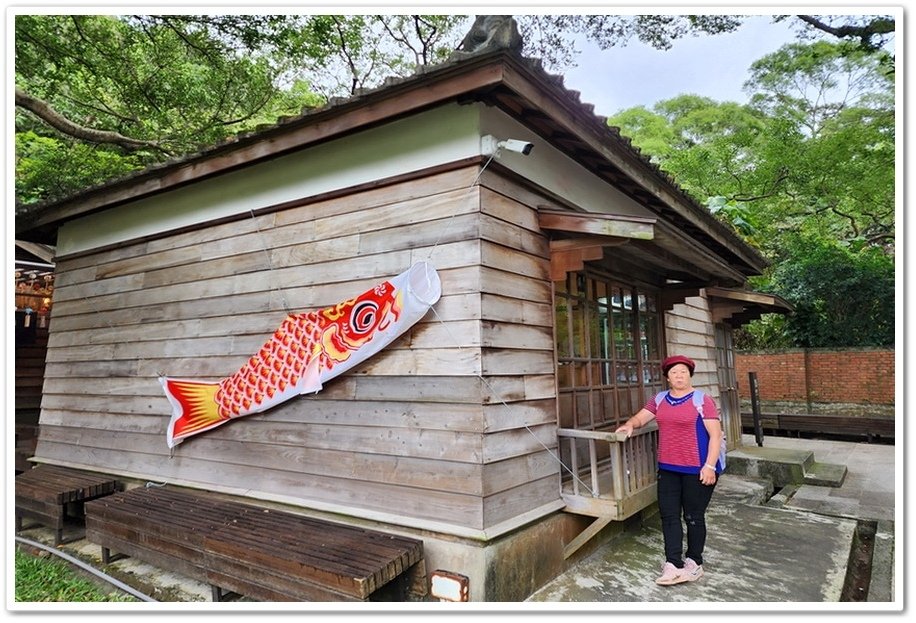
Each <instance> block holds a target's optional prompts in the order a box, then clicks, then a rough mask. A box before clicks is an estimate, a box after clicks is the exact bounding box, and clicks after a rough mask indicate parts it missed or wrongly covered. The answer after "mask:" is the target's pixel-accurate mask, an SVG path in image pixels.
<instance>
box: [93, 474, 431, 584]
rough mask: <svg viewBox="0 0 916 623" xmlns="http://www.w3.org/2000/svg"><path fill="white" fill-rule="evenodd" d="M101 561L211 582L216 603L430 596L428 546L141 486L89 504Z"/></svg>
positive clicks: (198, 494)
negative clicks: (232, 598)
mask: <svg viewBox="0 0 916 623" xmlns="http://www.w3.org/2000/svg"><path fill="white" fill-rule="evenodd" d="M86 538H87V539H88V540H89V541H91V542H93V543H96V544H98V545H100V546H101V547H102V561H103V562H104V563H105V564H108V563H110V562H112V561H114V560H115V557H113V556H112V552H115V553H116V554H117V555H127V556H133V557H136V558H138V559H140V560H143V561H144V562H147V563H149V564H152V565H154V566H158V567H162V568H165V569H170V570H173V571H176V572H178V573H181V574H183V575H186V576H188V577H191V578H194V579H196V580H199V581H202V582H206V583H207V584H209V585H210V587H211V591H212V599H213V601H222V600H223V598H224V597H226V596H227V595H228V594H231V593H235V594H238V595H245V596H247V597H249V598H252V599H256V600H259V601H369V600H382V599H393V600H397V599H403V598H404V596H405V595H406V594H407V593H412V594H414V595H420V596H422V595H425V594H426V570H425V563H424V560H423V542H422V541H420V540H417V539H411V538H407V537H402V536H397V535H392V534H387V533H384V532H379V531H375V530H368V529H364V528H359V527H354V526H347V525H343V524H338V523H333V522H329V521H324V520H320V519H314V518H310V517H305V516H302V515H297V514H295V513H289V512H284V511H280V510H275V509H268V508H263V507H258V506H255V505H252V504H244V503H241V502H236V501H233V500H228V499H225V498H223V497H220V496H217V495H214V494H210V493H207V492H197V491H194V492H191V491H189V490H186V489H181V488H176V487H171V486H166V487H151V488H137V489H131V490H130V491H125V492H122V493H117V494H115V495H111V496H108V497H105V498H102V499H99V500H95V501H93V502H90V503H88V504H86Z"/></svg>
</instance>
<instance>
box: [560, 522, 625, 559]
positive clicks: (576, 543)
mask: <svg viewBox="0 0 916 623" xmlns="http://www.w3.org/2000/svg"><path fill="white" fill-rule="evenodd" d="M612 521H614V518H613V517H598V518H597V519H595V521H593V522H592V523H591V524H589V526H588V528H586V529H585V530H583V531H582V532H580V533H579V535H578V536H577V537H576V538H574V539H573V540H572V541H570V542H569V544H568V545H567V546H566V547H564V548H563V558H564V559H565V558H569V557H570V556H572V555H573V554H575V553H576V552H577V551H579V548H581V547H582V546H583V545H585V544H586V543H588V541H589V540H590V539H591V538H592V537H593V536H595V535H596V534H598V533H599V532H601V530H602V529H603V528H604V527H605V526H606V525H608V524H609V523H611V522H612Z"/></svg>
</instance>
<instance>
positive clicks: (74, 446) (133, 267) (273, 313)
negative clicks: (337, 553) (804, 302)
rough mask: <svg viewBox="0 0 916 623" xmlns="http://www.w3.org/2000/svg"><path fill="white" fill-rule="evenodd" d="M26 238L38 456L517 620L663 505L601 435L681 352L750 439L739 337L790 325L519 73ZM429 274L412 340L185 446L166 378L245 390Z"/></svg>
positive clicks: (264, 133) (589, 117)
mask: <svg viewBox="0 0 916 623" xmlns="http://www.w3.org/2000/svg"><path fill="white" fill-rule="evenodd" d="M506 139H513V140H518V141H522V142H529V143H531V145H533V149H531V150H530V153H528V154H527V155H526V154H524V153H520V152H518V151H512V150H511V149H509V148H508V146H506V145H500V144H499V143H500V141H503V140H506ZM17 237H19V238H21V239H24V240H30V241H34V242H44V243H49V244H54V245H56V248H57V256H56V258H55V263H56V266H57V274H56V286H55V290H54V301H53V312H52V322H51V324H50V328H51V332H50V338H49V344H48V355H47V363H46V369H45V377H44V387H43V398H42V403H41V416H40V417H41V420H40V422H41V431H40V436H39V440H38V444H37V449H36V453H35V457H34V461H37V462H44V463H53V464H60V465H66V466H73V467H78V468H83V469H90V470H94V471H99V472H105V473H109V474H117V475H118V476H119V477H121V478H125V479H129V480H131V481H132V482H135V483H144V482H147V481H152V482H157V483H162V482H167V483H172V484H177V485H184V486H188V487H193V488H200V489H206V490H212V491H218V492H224V493H229V494H235V495H238V496H243V497H245V498H248V499H253V500H257V501H260V502H263V503H265V504H280V505H285V506H287V507H290V508H294V509H296V510H297V512H302V513H306V514H311V515H314V516H318V517H327V518H333V519H334V520H335V521H344V522H350V523H353V524H357V525H363V526H371V527H374V528H377V529H381V530H386V531H389V532H392V533H398V534H404V535H410V536H414V537H417V538H421V539H422V540H423V543H424V551H425V556H426V559H427V562H426V564H427V568H428V569H430V570H433V569H444V570H447V571H451V572H454V573H459V574H462V575H465V576H467V577H468V578H469V584H470V599H471V600H473V601H517V600H521V599H524V598H525V597H526V596H527V595H529V594H530V593H531V592H532V591H533V590H535V589H536V588H538V587H539V586H541V585H542V584H543V583H544V582H546V581H548V580H549V579H551V578H552V577H554V576H555V575H556V574H557V573H559V572H560V571H562V570H563V569H564V568H565V565H568V564H569V563H570V562H571V561H573V560H575V559H576V558H577V557H578V556H582V555H584V554H585V553H586V552H588V551H589V548H590V547H593V546H594V544H595V543H598V542H600V541H601V539H607V538H609V537H610V536H611V535H613V533H614V531H615V530H619V529H620V527H619V526H620V525H621V524H620V520H621V519H623V518H626V517H630V516H633V515H636V514H638V513H641V512H645V511H646V509H648V508H651V505H652V503H653V501H654V498H653V495H654V477H653V476H654V455H653V454H652V452H653V451H652V449H651V444H647V441H651V439H652V437H651V431H647V433H648V434H647V435H643V436H637V437H634V438H633V439H631V440H629V441H625V442H624V441H621V440H617V439H616V437H615V436H614V434H613V433H608V431H609V430H613V428H614V427H615V426H616V425H617V423H619V422H621V421H623V420H625V419H626V418H627V417H629V416H630V415H631V414H632V413H633V412H634V411H636V410H637V409H638V408H639V407H640V406H642V404H643V402H644V401H645V400H646V398H647V397H648V396H649V395H650V394H651V393H653V392H654V391H656V390H658V389H660V388H661V387H662V385H663V379H662V377H661V373H660V370H659V364H660V362H661V360H662V359H663V358H664V357H665V356H666V355H667V354H671V353H674V352H679V353H684V354H687V355H689V356H691V357H693V358H694V359H695V360H696V361H697V362H698V367H697V374H696V377H695V381H696V384H697V385H698V386H699V387H702V388H703V389H705V390H706V391H708V392H710V393H711V394H712V395H713V396H714V397H715V398H716V399H717V401H719V403H720V404H721V406H722V409H723V412H724V416H725V418H726V423H727V424H728V427H727V428H728V432H729V436H730V443H731V444H732V445H734V443H736V442H737V440H738V439H739V438H740V437H739V434H740V417H739V414H738V410H737V394H736V392H735V379H734V366H733V358H732V354H731V343H730V337H731V328H732V327H733V326H734V324H735V323H736V322H744V321H746V320H747V319H748V318H749V317H752V316H754V315H759V314H760V313H763V312H766V311H771V310H773V309H777V308H778V307H779V305H778V304H776V303H775V302H774V301H773V300H772V298H769V299H768V298H767V297H765V296H761V295H756V294H752V293H748V292H745V291H744V287H745V283H746V278H747V277H748V276H749V275H755V274H759V273H760V272H761V270H762V269H763V268H764V267H765V261H764V259H763V258H762V257H761V256H760V255H759V254H758V253H757V252H756V251H755V250H753V249H752V248H750V247H749V246H748V245H746V244H745V243H744V242H743V241H742V240H741V239H740V238H739V237H738V236H736V235H735V234H734V233H733V232H732V231H731V230H730V229H729V228H728V227H727V226H725V225H723V224H722V223H720V222H718V221H717V220H715V219H714V218H713V217H711V216H710V214H709V212H708V211H707V210H705V209H704V208H703V207H702V206H700V205H698V204H697V203H696V202H695V201H693V200H692V199H690V198H689V197H687V196H686V195H685V194H684V193H683V192H682V191H681V190H680V189H679V187H678V186H677V185H676V183H675V182H674V181H673V180H672V179H670V178H669V177H668V176H666V175H665V174H663V173H662V172H660V170H659V169H658V168H657V167H656V166H655V165H653V164H652V163H650V162H649V160H648V159H647V158H646V157H644V156H642V155H641V154H640V153H639V152H638V151H637V150H635V149H634V148H633V147H632V146H631V145H630V143H629V141H628V140H627V139H625V138H624V137H622V136H620V134H619V132H617V131H616V130H615V129H614V128H610V127H608V126H607V124H606V120H605V119H603V118H601V117H597V116H596V115H595V114H594V112H593V110H592V108H591V106H588V105H586V104H583V103H581V102H580V101H579V98H578V94H577V93H575V92H571V91H569V90H567V89H565V88H564V86H563V83H562V79H560V78H559V77H557V76H554V75H550V74H548V73H546V72H545V71H544V70H543V68H542V67H541V66H540V64H539V63H537V62H533V61H530V60H527V59H524V58H521V57H520V56H518V55H517V54H514V53H512V52H508V51H505V50H496V51H491V52H486V53H482V54H478V55H474V56H469V57H468V58H464V59H461V60H457V61H454V62H449V63H444V64H442V65H438V66H434V67H431V68H427V69H426V70H424V71H423V72H421V73H418V74H416V75H414V76H412V77H410V78H407V79H398V80H392V81H389V82H388V83H386V84H385V85H384V86H383V87H380V88H378V89H374V90H370V91H366V92H363V93H360V94H358V95H356V96H354V97H352V98H350V99H346V100H340V101H334V102H332V103H330V104H329V105H328V106H326V107H324V108H321V109H317V110H312V111H308V112H306V113H304V114H303V115H302V116H297V117H294V118H287V119H283V120H280V121H279V122H278V123H277V124H276V125H275V126H272V127H269V128H265V129H261V130H259V131H257V132H254V133H250V134H247V135H241V136H238V137H236V138H235V139H233V140H231V141H227V142H225V143H223V144H220V145H217V146H214V147H212V148H209V149H207V150H205V151H202V152H200V153H197V154H194V155H192V156H189V157H185V158H182V159H180V160H177V161H174V162H168V163H165V164H163V165H161V166H157V167H154V168H151V169H149V170H146V171H143V172H141V173H138V174H136V175H133V176H131V177H129V178H126V179H123V180H118V181H114V182H112V183H110V184H107V185H104V186H101V187H97V188H93V189H89V190H87V191H86V192H84V193H82V194H80V195H79V196H76V197H73V198H71V199H68V200H65V201H61V202H58V203H55V204H53V205H44V206H40V207H39V208H37V209H33V210H31V211H30V212H29V213H27V214H22V215H20V217H19V219H18V221H17ZM421 259H428V260H429V261H430V262H431V263H432V264H433V265H434V266H435V267H436V268H437V270H438V272H439V275H440V278H441V282H442V297H441V299H440V300H439V302H438V303H437V304H436V305H435V306H434V307H433V309H432V311H431V312H430V313H429V314H428V315H427V316H426V317H425V318H424V320H423V321H421V322H420V323H419V324H417V325H415V326H414V327H413V329H412V330H411V331H410V332H409V333H407V334H406V335H404V336H403V337H402V338H401V339H399V340H398V341H397V342H395V343H394V344H393V345H392V346H391V347H389V348H388V349H386V350H384V351H382V352H381V353H379V354H378V355H376V356H375V357H374V358H372V359H371V360H369V361H367V362H366V363H364V364H362V365H361V366H359V367H357V368H355V369H354V370H352V371H351V372H349V373H347V374H345V375H343V376H341V377H339V378H337V379H334V380H333V381H331V382H329V383H328V384H327V385H326V386H325V387H324V389H323V390H322V391H321V392H320V393H318V394H316V395H310V396H304V397H301V398H298V399H294V400H292V401H290V402H287V403H285V404H283V405H281V406H280V407H277V408H275V409H273V410H270V411H268V412H265V413H262V414H259V415H253V416H249V417H246V418H241V419H239V420H237V421H234V422H232V423H230V424H228V425H225V426H222V427H220V428H218V429H214V430H212V431H209V432H207V433H204V434H201V435H198V436H196V437H194V438H192V439H189V440H187V441H186V442H184V443H182V444H181V445H179V446H177V447H176V448H174V449H172V451H171V452H170V450H169V448H168V447H167V445H166V435H165V431H166V425H167V423H168V421H169V416H170V414H171V408H170V405H169V403H168V401H167V399H166V397H165V395H163V392H162V389H161V387H160V384H159V382H158V380H157V378H158V377H159V376H160V375H163V374H166V375H169V376H179V377H186V378H200V379H206V380H217V379H219V378H221V377H224V376H226V375H228V374H231V373H232V372H234V371H235V370H237V369H238V368H239V367H240V365H241V364H243V363H244V362H245V361H246V360H247V358H248V357H249V356H250V355H251V354H253V353H254V352H256V351H257V349H258V348H259V347H260V346H261V344H263V342H264V340H265V339H266V338H267V337H268V336H269V335H270V334H271V333H272V332H273V331H274V329H275V328H276V327H277V326H278V325H279V324H280V322H281V321H282V320H283V318H284V317H285V315H286V313H287V311H288V310H293V311H302V310H306V309H313V308H318V307H322V306H326V305H330V304H333V303H336V302H338V301H342V300H344V299H346V298H348V297H350V296H353V295H355V294H358V293H360V292H362V291H364V290H365V289H366V288H367V287H369V286H370V285H371V284H374V283H377V282H379V281H380V280H382V279H385V278H388V277H390V276H393V275H395V274H397V273H399V272H401V271H403V270H405V269H406V268H408V267H409V266H410V265H411V264H412V263H413V262H415V261H417V260H421ZM729 371H731V376H729ZM640 444H641V445H640ZM621 460H622V461H624V463H626V464H627V465H629V466H630V467H632V468H633V470H632V471H633V476H632V478H636V480H633V479H632V478H631V477H630V476H624V475H622V474H621V466H620V465H621V464H620V463H619V461H621ZM637 466H638V467H639V469H636V467H637ZM608 469H610V470H611V471H612V472H613V473H612V474H611V480H609V481H608V483H609V484H607V485H605V484H603V481H602V480H601V478H602V477H603V474H605V473H606V472H607V471H608ZM572 471H575V472H576V475H575V477H573V475H572V474H571V473H570V472H572ZM637 472H638V473H637ZM639 474H641V475H639ZM628 479H629V480H628ZM595 518H597V519H595ZM600 528H603V529H600ZM599 529H600V530H599ZM593 534H597V535H599V537H598V538H594V539H589V538H587V537H591V536H592V535H593ZM583 544H584V545H583Z"/></svg>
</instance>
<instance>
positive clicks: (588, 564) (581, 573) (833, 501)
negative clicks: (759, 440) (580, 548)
mask: <svg viewBox="0 0 916 623" xmlns="http://www.w3.org/2000/svg"><path fill="white" fill-rule="evenodd" d="M743 443H744V444H745V446H756V444H755V442H754V438H753V436H749V435H745V437H744V440H743ZM764 447H765V448H787V449H796V450H797V449H802V450H809V451H813V452H814V455H815V460H816V461H817V462H818V463H836V464H843V465H846V466H847V469H848V472H847V475H846V478H845V480H844V481H843V484H842V486H840V487H825V486H813V485H801V486H799V487H797V489H796V488H794V487H792V488H791V490H790V489H789V488H787V490H785V491H784V492H783V493H782V494H781V495H780V492H779V491H777V492H775V493H776V494H777V495H775V496H773V497H772V498H771V499H769V502H768V501H767V500H768V498H770V496H771V495H772V493H773V491H772V486H771V485H770V484H769V482H767V481H764V480H762V479H759V478H754V477H748V476H738V475H731V474H725V475H723V477H722V478H721V479H720V482H719V484H718V485H717V487H716V492H715V494H714V496H713V502H712V504H711V505H710V509H709V512H708V516H707V525H708V528H709V534H708V540H707V547H706V551H705V557H706V560H705V563H704V568H705V571H706V573H705V576H704V577H703V578H702V579H701V580H699V581H697V582H694V583H685V584H680V585H677V586H671V587H662V586H657V585H656V584H655V582H654V579H655V577H656V576H657V575H658V574H659V571H660V566H661V563H662V554H661V553H662V551H663V549H664V548H663V544H662V535H661V528H660V524H659V523H658V518H657V516H655V517H653V518H650V519H649V520H648V521H647V522H645V525H643V526H642V527H641V528H639V529H637V530H636V531H634V532H628V533H626V535H624V536H622V537H618V538H616V539H615V540H613V541H612V542H610V543H608V544H606V545H603V546H602V547H600V548H599V549H598V550H596V551H595V552H594V553H593V554H591V555H590V556H588V557H587V558H585V559H583V560H582V561H580V562H579V563H577V564H576V565H575V566H574V567H573V568H572V569H570V570H569V571H567V572H566V573H563V574H562V575H560V576H559V577H557V578H555V579H554V580H553V581H552V582H550V583H548V584H547V585H546V586H544V587H542V588H541V589H540V590H538V591H537V592H536V593H535V594H533V595H532V596H531V597H529V599H528V600H527V602H528V604H527V605H528V606H531V607H532V608H534V607H535V604H536V603H541V604H542V607H547V604H546V603H545V602H553V606H557V605H560V604H565V605H566V606H569V607H577V606H591V607H595V606H596V605H598V607H600V605H601V604H607V603H610V602H620V603H630V604H637V603H640V604H655V606H653V607H661V604H664V603H666V602H672V603H677V604H680V606H678V607H688V606H694V607H701V608H702V607H703V604H708V603H718V602H730V603H732V604H741V605H742V606H744V607H755V606H760V607H764V608H765V607H766V605H767V604H773V603H776V602H780V603H786V602H789V603H795V604H801V603H815V604H829V603H839V602H840V599H841V592H842V590H843V584H844V579H845V577H846V568H847V565H848V561H849V555H850V549H851V544H852V539H853V535H854V533H855V531H856V524H857V521H858V520H868V521H873V522H875V523H876V524H877V526H878V532H877V534H876V536H875V556H874V560H873V572H872V581H871V587H870V589H869V594H868V596H867V599H868V601H869V602H870V603H868V604H862V605H867V606H868V607H869V608H872V609H877V610H887V611H894V610H901V609H902V602H901V603H897V602H896V601H895V599H902V594H901V593H902V591H899V590H895V586H896V585H895V580H896V578H897V574H896V573H895V569H897V568H898V566H897V565H898V564H899V563H898V561H896V560H895V538H894V526H895V525H896V521H895V520H896V519H897V518H898V516H899V517H901V518H902V512H901V509H902V498H901V499H900V500H899V501H898V500H896V487H895V485H896V484H897V483H898V479H899V478H900V477H901V476H900V474H898V473H897V472H896V470H895V466H896V467H901V468H902V456H898V453H897V451H896V448H895V446H888V445H879V444H867V443H852V442H836V441H821V440H805V439H788V438H781V437H765V439H764ZM901 525H902V524H901ZM20 536H22V537H25V538H27V539H32V540H35V541H40V542H44V543H50V542H52V539H53V535H52V533H51V531H50V530H47V529H45V528H41V527H36V528H32V529H27V530H24V531H23V532H21V533H20ZM65 536H66V535H65ZM63 549H64V551H66V552H69V553H71V554H77V555H80V556H82V557H84V558H85V559H90V560H91V561H92V562H94V563H95V566H96V567H101V560H100V548H99V547H98V546H96V545H93V544H90V543H88V542H87V541H85V540H76V541H74V542H72V543H69V544H66V545H64V546H63ZM111 568H112V569H115V568H117V569H118V572H117V576H116V577H117V578H118V579H119V580H121V581H124V582H126V583H127V584H129V585H131V586H135V587H137V588H138V589H139V590H141V591H142V592H145V593H146V594H148V595H151V596H152V597H154V598H156V599H157V600H161V601H170V602H202V601H208V600H209V597H210V589H209V587H208V586H206V585H205V584H202V583H200V582H196V581H194V580H190V579H188V578H185V577H182V576H180V575H176V574H173V573H169V572H167V571H164V570H162V569H157V568H155V567H152V566H149V565H146V564H145V563H141V562H138V561H136V560H132V559H130V558H127V559H124V560H121V561H118V562H117V563H115V564H114V565H112V567H111ZM862 600H863V601H864V600H865V596H863V597H862ZM200 605H204V604H200ZM222 605H224V606H227V607H230V608H231V607H232V606H231V604H222ZM239 605H241V604H239ZM248 605H253V604H248ZM420 605H421V604H404V606H405V610H406V611H409V610H412V609H413V607H415V606H420ZM456 605H457V604H456ZM469 605H470V604H469ZM475 605H477V606H485V604H475ZM503 605H505V604H503ZM850 605H851V604H850ZM519 607H521V606H519ZM618 608H619V606H617V607H615V609H618ZM524 609H525V610H528V608H524Z"/></svg>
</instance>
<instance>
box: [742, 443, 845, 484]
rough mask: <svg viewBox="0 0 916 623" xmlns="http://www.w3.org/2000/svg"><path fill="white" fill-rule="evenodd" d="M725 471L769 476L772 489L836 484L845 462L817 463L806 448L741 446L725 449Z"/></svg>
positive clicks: (843, 472)
mask: <svg viewBox="0 0 916 623" xmlns="http://www.w3.org/2000/svg"><path fill="white" fill-rule="evenodd" d="M726 473H729V474H736V475H744V476H751V477H754V478H769V479H770V480H772V481H773V486H774V487H775V488H776V489H781V488H782V487H785V486H787V485H801V484H814V485H819V486H824V487H839V486H841V485H842V484H843V481H844V480H845V478H846V466H845V465H836V464H832V463H817V462H816V461H815V460H814V452H811V451H809V450H792V449H786V448H766V447H763V448H761V447H759V446H742V447H740V448H736V449H734V450H732V451H731V452H729V453H728V457H727V468H726Z"/></svg>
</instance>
